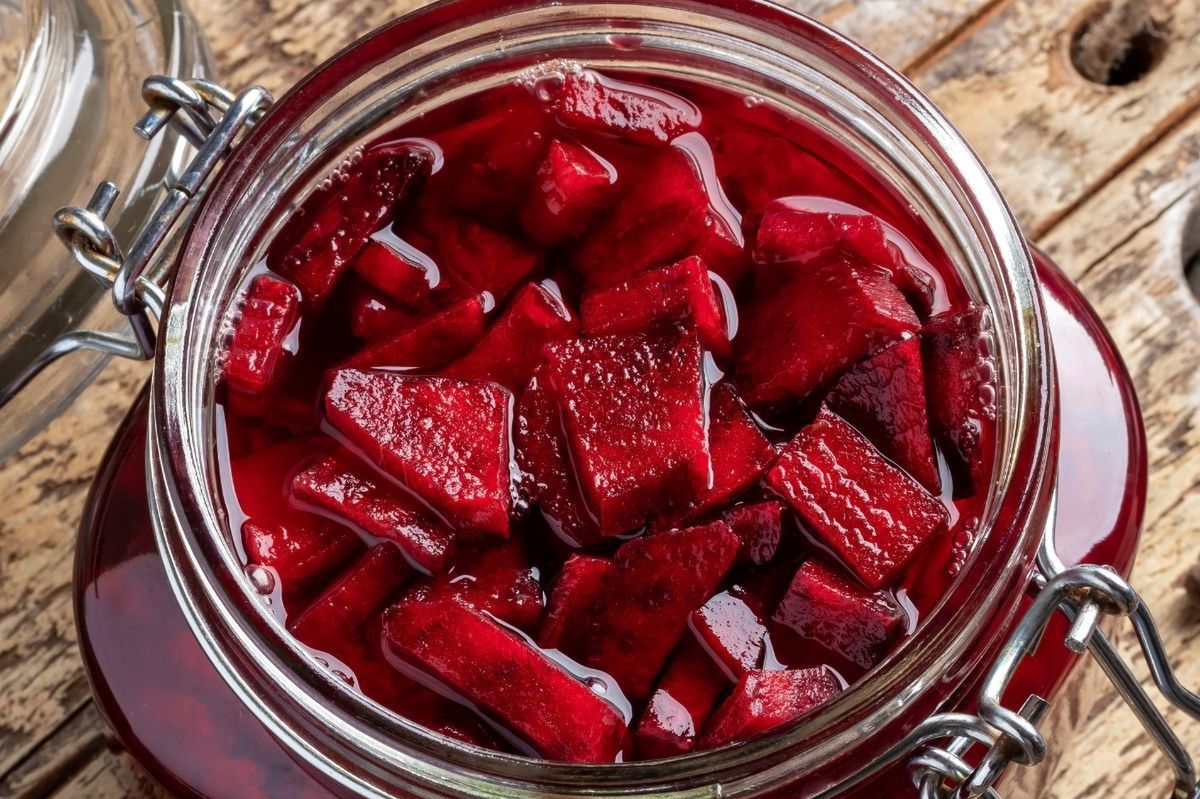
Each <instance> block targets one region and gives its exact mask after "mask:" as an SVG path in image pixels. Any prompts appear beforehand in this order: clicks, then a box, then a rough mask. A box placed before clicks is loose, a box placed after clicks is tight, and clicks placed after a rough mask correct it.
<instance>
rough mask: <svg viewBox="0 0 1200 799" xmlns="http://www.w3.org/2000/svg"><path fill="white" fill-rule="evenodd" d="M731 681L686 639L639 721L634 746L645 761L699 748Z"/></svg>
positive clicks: (707, 655) (705, 653)
mask: <svg viewBox="0 0 1200 799" xmlns="http://www.w3.org/2000/svg"><path fill="white" fill-rule="evenodd" d="M729 687H730V682H729V679H728V678H727V677H726V676H725V674H724V673H722V671H721V669H720V668H718V666H717V664H716V663H715V662H714V661H713V659H712V657H710V656H709V654H708V653H707V652H705V651H704V650H703V649H702V648H701V647H700V644H699V643H697V642H696V641H694V640H690V639H688V640H684V642H683V643H682V644H680V645H679V648H678V649H677V650H675V654H673V655H672V656H671V660H670V662H669V663H668V664H667V668H666V670H665V671H664V672H663V676H662V677H661V678H660V679H659V681H658V686H657V687H656V688H655V689H654V693H653V694H651V695H650V699H649V700H647V702H646V709H645V710H644V711H643V712H642V717H641V719H640V720H639V721H638V726H637V734H636V736H635V739H634V740H635V746H636V750H637V755H638V757H639V758H641V759H642V760H650V759H655V758H664V757H675V756H676V755H686V754H687V753H688V752H690V751H692V750H693V749H694V748H695V747H696V738H697V737H698V736H699V735H700V731H701V730H703V729H704V723H705V722H706V721H707V720H708V717H709V715H710V714H711V713H712V711H713V708H715V707H716V706H717V701H718V700H719V699H720V698H721V694H723V693H724V692H725V691H726V690H727V689H728V688H729Z"/></svg>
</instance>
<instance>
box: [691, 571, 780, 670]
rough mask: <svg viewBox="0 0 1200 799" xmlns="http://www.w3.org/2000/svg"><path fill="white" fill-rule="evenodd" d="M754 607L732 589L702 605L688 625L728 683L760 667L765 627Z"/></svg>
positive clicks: (741, 591) (751, 602)
mask: <svg viewBox="0 0 1200 799" xmlns="http://www.w3.org/2000/svg"><path fill="white" fill-rule="evenodd" d="M758 604H759V603H757V602H755V601H754V599H753V598H752V597H749V596H747V595H746V592H745V591H744V590H741V589H739V588H738V587H737V586H735V587H734V588H732V589H730V590H728V591H722V592H721V593H719V594H717V595H716V596H714V597H712V598H711V599H709V600H708V601H707V602H705V603H704V605H703V606H702V607H701V608H700V609H699V610H697V611H696V612H695V613H693V614H692V617H691V620H690V622H689V624H690V626H691V628H692V632H693V633H695V634H696V638H697V639H698V640H699V641H700V644H701V645H702V646H703V647H704V649H705V651H706V652H708V653H709V654H710V655H711V656H712V657H713V658H714V659H715V660H716V661H717V663H719V664H720V666H721V668H722V669H723V670H724V672H725V674H726V675H727V676H728V677H729V678H730V679H731V680H735V681H736V680H738V679H740V678H741V677H742V675H744V674H746V673H747V672H749V671H751V670H752V669H757V668H758V667H759V665H760V664H761V663H762V658H763V651H764V649H765V646H766V639H767V626H766V624H765V623H764V620H763V615H762V609H761V608H760V607H756V605H758Z"/></svg>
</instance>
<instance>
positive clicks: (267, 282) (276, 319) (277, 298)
mask: <svg viewBox="0 0 1200 799" xmlns="http://www.w3.org/2000/svg"><path fill="white" fill-rule="evenodd" d="M299 319H300V292H299V291H298V290H297V289H296V287H295V286H293V285H292V284H291V283H287V282H285V281H283V280H280V279H279V278H277V277H272V276H270V275H259V276H258V277H257V278H255V279H254V282H253V283H252V284H250V291H248V292H247V293H246V298H245V300H244V301H243V302H242V309H241V316H239V317H238V321H237V324H236V325H234V328H233V338H232V340H231V341H230V342H229V355H228V358H227V359H226V361H225V383H226V385H228V386H229V388H230V389H231V390H233V391H237V392H240V393H242V394H244V395H247V396H249V397H254V398H261V397H263V396H264V395H266V394H267V393H268V392H270V391H271V390H272V389H274V388H275V386H277V385H278V384H279V381H280V380H281V379H282V377H283V372H284V366H285V365H286V362H287V359H288V357H289V353H288V352H287V339H288V337H289V336H290V335H291V334H292V331H293V329H294V328H295V327H296V323H297V322H298V321H299Z"/></svg>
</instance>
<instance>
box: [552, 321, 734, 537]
mask: <svg viewBox="0 0 1200 799" xmlns="http://www.w3.org/2000/svg"><path fill="white" fill-rule="evenodd" d="M547 377H548V383H549V386H550V388H551V390H552V392H553V393H554V395H555V397H556V400H557V405H558V409H559V413H560V414H561V416H562V426H563V430H564V431H565V434H566V441H567V446H568V448H569V451H570V453H571V462H572V463H573V464H574V467H575V472H576V476H577V479H578V481H579V484H580V487H581V489H582V491H583V495H584V497H585V499H586V500H587V504H588V507H589V508H590V509H591V511H592V515H593V516H594V517H595V518H596V520H597V522H598V524H599V527H600V530H601V532H602V533H603V534H604V535H616V534H619V533H622V532H625V531H627V530H631V529H633V528H635V527H637V526H638V525H639V524H642V523H643V522H644V521H645V520H646V517H647V516H648V515H649V514H650V513H651V512H652V511H655V510H657V509H659V508H662V507H663V506H664V505H670V504H672V503H673V502H680V501H686V500H687V499H688V498H690V497H693V496H695V495H696V494H697V493H699V492H701V491H704V490H706V489H707V488H708V480H709V468H710V464H709V453H708V441H707V440H706V436H705V430H704V375H703V372H702V364H701V350H700V343H699V341H698V340H697V339H696V337H695V335H693V334H691V333H683V332H679V331H670V332H667V333H663V334H659V335H630V336H603V337H601V338H593V339H578V340H574V341H564V342H559V343H557V344H551V345H550V346H549V347H548V348H547Z"/></svg>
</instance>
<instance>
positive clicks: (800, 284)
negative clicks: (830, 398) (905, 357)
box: [737, 251, 920, 406]
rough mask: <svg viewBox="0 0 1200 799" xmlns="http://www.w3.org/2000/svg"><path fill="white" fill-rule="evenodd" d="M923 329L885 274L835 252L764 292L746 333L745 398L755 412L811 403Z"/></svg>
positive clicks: (742, 351)
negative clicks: (823, 389) (844, 374)
mask: <svg viewBox="0 0 1200 799" xmlns="http://www.w3.org/2000/svg"><path fill="white" fill-rule="evenodd" d="M919 327H920V322H918V321H917V317H916V315H915V314H914V313H913V310H912V307H911V306H909V304H908V302H907V301H905V299H904V296H903V295H902V294H901V293H900V291H899V290H898V289H897V288H896V287H895V286H894V285H893V284H892V282H891V281H890V280H889V279H888V276H887V274H886V273H885V272H884V271H883V270H881V269H878V268H876V267H874V266H871V265H870V264H868V263H865V262H864V261H862V260H861V259H859V258H857V257H856V256H853V255H851V254H849V253H846V252H841V251H839V252H834V253H831V254H830V255H828V256H824V257H822V258H820V259H818V260H816V261H813V262H811V263H809V264H806V265H805V266H804V267H803V268H801V269H796V270H793V274H792V276H791V278H790V279H789V280H788V281H787V282H786V283H784V284H783V285H782V286H779V287H774V286H769V287H764V288H763V289H762V290H760V291H759V292H758V296H757V301H756V302H755V303H754V304H753V305H752V306H751V310H750V313H748V314H747V317H746V318H745V320H744V327H743V328H742V331H741V333H739V335H738V341H739V342H745V343H744V344H742V345H741V346H739V348H738V365H737V372H738V379H739V384H740V385H741V386H742V388H743V394H742V396H743V397H744V398H745V400H746V401H747V402H748V403H750V404H751V405H753V406H772V405H777V404H779V403H781V402H784V401H787V400H797V399H803V398H804V397H806V396H808V395H809V394H810V393H811V392H813V391H814V390H816V389H817V388H819V387H820V386H821V385H823V384H825V383H826V382H828V381H829V380H830V379H832V378H834V377H836V376H837V374H838V373H839V372H841V371H842V370H844V369H845V368H846V367H848V366H850V365H852V364H854V363H856V362H858V361H860V360H862V359H863V358H864V357H866V356H868V355H870V354H872V353H873V352H876V351H878V350H880V349H882V348H884V347H886V346H887V345H888V344H891V343H892V342H894V341H898V340H899V339H901V338H903V337H904V336H905V335H908V334H911V333H915V332H916V331H917V329H918V328H919ZM765 342H771V346H764V343H765Z"/></svg>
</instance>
